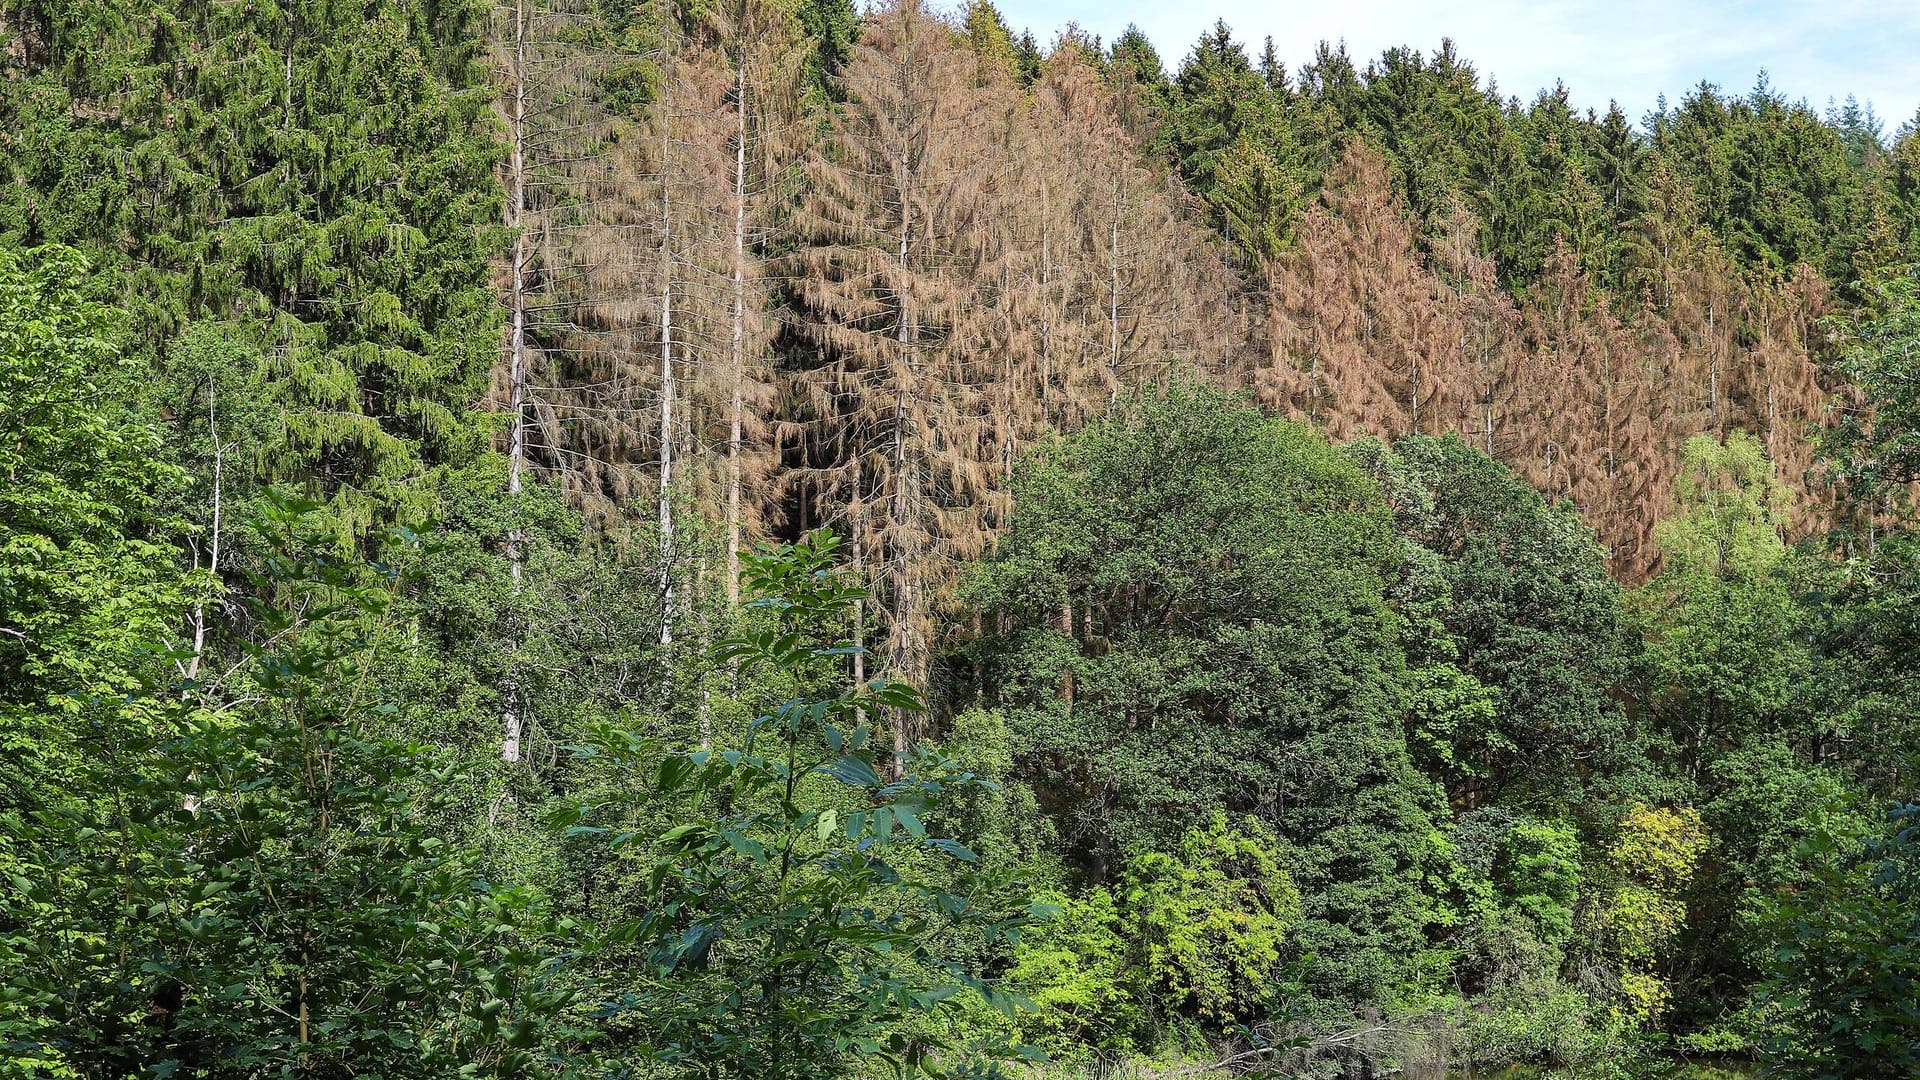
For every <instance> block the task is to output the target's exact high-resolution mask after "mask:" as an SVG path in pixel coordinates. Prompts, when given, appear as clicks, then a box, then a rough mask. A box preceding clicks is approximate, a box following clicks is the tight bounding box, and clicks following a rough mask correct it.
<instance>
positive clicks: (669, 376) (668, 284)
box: [660, 117, 674, 646]
mask: <svg viewBox="0 0 1920 1080" xmlns="http://www.w3.org/2000/svg"><path fill="white" fill-rule="evenodd" d="M672 148H673V142H672V139H671V136H670V134H669V132H668V128H667V126H666V119H665V117H662V120H661V128H660V644H661V645H663V646H665V645H671V644H673V397H674V382H673V170H672V167H671V166H672V158H671V153H672Z"/></svg>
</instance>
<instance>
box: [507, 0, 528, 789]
mask: <svg viewBox="0 0 1920 1080" xmlns="http://www.w3.org/2000/svg"><path fill="white" fill-rule="evenodd" d="M508 123H509V125H510V131H509V140H508V147H507V227H508V228H510V229H512V230H513V267H512V271H511V274H512V280H511V281H510V283H509V285H508V301H507V302H508V308H509V314H508V327H507V335H508V337H507V353H508V356H507V409H508V411H509V412H511V413H512V414H513V419H512V422H511V425H510V426H509V428H508V431H507V511H508V513H510V514H512V515H513V519H512V523H511V525H510V527H509V529H508V531H507V569H508V573H509V574H511V575H512V578H513V592H514V595H515V597H516V598H517V597H518V595H519V592H520V578H521V573H522V563H523V562H524V561H525V558H526V552H525V546H526V543H525V540H526V538H525V537H524V536H523V535H522V534H521V531H520V518H519V505H520V493H521V488H522V484H523V482H524V481H523V474H524V472H525V470H526V462H527V423H526V420H527V400H526V398H527V229H526V211H527V155H526V149H527V15H526V0H515V3H514V5H513V104H512V109H511V115H510V116H509V118H508ZM516 617H517V616H516ZM516 636H517V635H516ZM508 645H509V647H510V648H511V649H512V651H514V652H518V651H519V645H518V642H516V641H509V642H508ZM502 684H503V685H502V686H501V688H500V689H501V694H500V697H501V710H500V713H501V714H500V726H501V739H500V760H502V761H505V762H508V763H512V762H517V761H519V760H520V738H521V734H522V729H523V727H524V724H525V719H524V717H523V716H522V715H521V703H520V683H519V678H518V675H517V673H516V672H515V671H514V660H513V658H511V657H510V658H509V660H508V664H507V673H506V677H505V678H504V679H503V680H502Z"/></svg>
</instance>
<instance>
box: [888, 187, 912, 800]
mask: <svg viewBox="0 0 1920 1080" xmlns="http://www.w3.org/2000/svg"><path fill="white" fill-rule="evenodd" d="M911 207H912V203H911V201H910V198H909V195H908V193H907V191H906V189H905V188H904V187H902V188H901V190H900V276H901V280H902V281H904V280H906V274H907V250H908V247H909V244H910V242H911V239H912V235H913V218H912V216H911V215H912V209H911ZM909 322H910V316H909V314H908V301H907V300H905V299H904V298H903V299H902V300H901V301H900V312H899V317H898V319H897V320H896V326H895V334H894V336H895V340H896V343H897V344H898V346H899V349H900V359H899V364H900V369H901V370H899V371H897V372H896V373H895V378H897V379H899V380H900V382H899V383H898V384H897V385H896V387H895V390H894V396H893V492H892V495H893V498H892V499H891V500H889V505H888V515H889V517H890V519H891V520H890V521H889V522H888V526H889V527H888V529H887V532H888V534H889V536H890V541H889V544H888V548H889V551H888V553H887V576H888V579H889V580H888V582H887V586H888V593H889V596H888V599H889V601H890V602H891V604H892V607H893V612H892V620H891V622H892V625H891V626H889V627H888V628H887V666H888V667H889V668H891V669H892V671H893V673H894V674H895V675H896V676H897V675H900V674H902V673H904V672H906V671H907V670H909V665H910V663H911V661H912V656H911V654H910V651H909V647H908V637H907V635H908V633H909V626H910V624H909V620H911V619H912V618H913V595H912V592H913V590H912V584H911V582H910V580H909V576H910V575H911V573H912V569H911V567H910V566H909V565H908V564H909V561H910V560H909V558H908V553H907V550H906V546H905V544H906V534H907V518H908V506H907V479H908V460H907V459H908V453H907V418H908V416H909V410H908V408H907V384H908V382H909V381H910V380H911V379H912V369H913V362H912V360H911V359H910V357H911V355H912V353H911V349H912V344H911V343H912V337H913V332H912V330H911V328H910V327H909ZM892 719H893V778H894V779H896V780H898V779H899V778H900V777H901V776H903V775H905V773H906V767H907V741H908V740H907V722H908V721H907V713H906V710H904V709H895V710H893V717H892Z"/></svg>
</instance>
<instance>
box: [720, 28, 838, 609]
mask: <svg viewBox="0 0 1920 1080" xmlns="http://www.w3.org/2000/svg"><path fill="white" fill-rule="evenodd" d="M736 65H737V67H736V70H735V76H734V115H735V119H736V124H735V127H734V133H733V134H734V146H733V401H732V411H731V413H730V415H729V417H728V425H727V602H728V603H729V604H732V605H736V606H737V605H738V604H739V603H740V532H741V524H740V451H741V441H742V440H741V436H742V426H743V424H744V423H745V418H744V414H745V411H746V403H745V400H744V396H745V383H746V381H747V351H746V335H747V328H746V320H747V65H746V63H745V61H744V60H739V61H736ZM856 546H858V545H856Z"/></svg>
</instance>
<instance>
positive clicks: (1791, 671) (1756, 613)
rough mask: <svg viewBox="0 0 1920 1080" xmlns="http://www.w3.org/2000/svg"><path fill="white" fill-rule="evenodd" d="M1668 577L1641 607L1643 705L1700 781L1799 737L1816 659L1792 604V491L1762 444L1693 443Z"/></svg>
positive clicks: (1687, 772) (1666, 529) (1639, 598)
mask: <svg viewBox="0 0 1920 1080" xmlns="http://www.w3.org/2000/svg"><path fill="white" fill-rule="evenodd" d="M1680 502H1681V511H1680V513H1679V515H1678V516H1676V517H1673V518H1670V519H1668V520H1667V521H1665V522H1662V523H1661V525H1660V528H1659V529H1658V530H1657V534H1656V535H1657V538H1658V539H1659V541H1660V545H1661V550H1662V553H1663V555H1664V556H1665V559H1666V565H1665V567H1664V568H1663V569H1662V570H1661V572H1660V574H1659V576H1657V577H1656V578H1654V579H1653V581H1651V582H1649V583H1648V584H1647V585H1646V586H1645V587H1644V588H1643V589H1642V590H1641V591H1640V592H1639V593H1637V594H1636V595H1635V597H1634V606H1635V609H1636V611H1637V612H1638V613H1639V617H1640V621H1641V624H1642V626H1643V627H1644V629H1645V632H1646V634H1647V638H1648V641H1647V647H1646V653H1645V664H1646V671H1645V675H1644V676H1643V678H1644V679H1645V683H1644V688H1643V689H1642V690H1641V691H1640V698H1641V702H1642V705H1643V707H1644V708H1646V709H1647V710H1648V711H1649V712H1650V714H1651V715H1652V717H1653V718H1654V720H1655V721H1656V722H1657V724H1658V727H1659V729H1660V731H1661V733H1662V735H1663V736H1664V738H1665V739H1666V740H1668V741H1669V742H1670V743H1671V745H1672V747H1673V753H1674V754H1675V756H1676V758H1677V760H1676V762H1675V764H1676V765H1677V767H1678V769H1679V771H1680V772H1681V774H1682V775H1683V776H1685V777H1687V778H1689V779H1697V778H1698V777H1699V776H1700V775H1701V770H1702V769H1703V768H1704V767H1705V766H1706V763H1707V762H1708V761H1710V760H1711V759H1712V758H1713V757H1714V756H1716V754H1717V753H1718V752H1719V751H1720V750H1721V749H1723V748H1725V747H1728V746H1732V745H1737V744H1738V743H1740V742H1742V741H1744V740H1746V739H1749V738H1752V737H1755V736H1759V735H1777V736H1786V737H1791V736H1792V735H1793V734H1795V733H1796V728H1797V718H1798V716H1799V715H1800V713H1799V707H1800V704H1801V702H1800V698H1801V693H1802V690H1803V688H1804V687H1805V685H1806V681H1807V679H1808V678H1809V675H1810V672H1811V664H1812V657H1811V655H1810V653H1809V650H1808V648H1807V646H1806V644H1805V636H1804V634H1803V633H1802V631H1801V626H1802V618H1803V617H1802V614H1801V612H1800V610H1799V608H1798V606H1797V605H1796V603H1795V601H1794V596H1793V589H1792V581H1791V578H1790V576H1789V563H1788V550H1787V546H1786V543H1785V541H1784V540H1783V539H1782V538H1781V533H1782V531H1783V530H1784V529H1785V527H1786V524H1787V521H1788V516H1787V515H1788V513H1789V507H1788V505H1787V502H1786V495H1785V490H1784V489H1783V488H1782V487H1781V485H1780V483H1779V481H1778V480H1777V479H1776V478H1775V475H1774V469H1773V465H1772V463H1771V462H1769V461H1768V460H1767V457H1766V453H1765V450H1764V449H1763V448H1762V447H1761V445H1760V442H1759V440H1758V439H1755V438H1754V437H1753V436H1751V435H1748V434H1746V433H1744V432H1735V433H1733V434H1732V435H1730V436H1728V437H1727V439H1726V440H1725V441H1724V442H1722V441H1720V440H1716V439H1714V438H1713V437H1712V436H1705V435H1703V436H1697V437H1695V438H1693V439H1690V440H1688V442H1687V446H1686V460H1685V465H1684V468H1683V471H1682V473H1681V479H1680Z"/></svg>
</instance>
